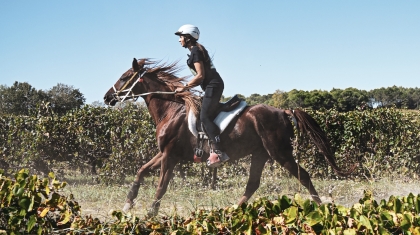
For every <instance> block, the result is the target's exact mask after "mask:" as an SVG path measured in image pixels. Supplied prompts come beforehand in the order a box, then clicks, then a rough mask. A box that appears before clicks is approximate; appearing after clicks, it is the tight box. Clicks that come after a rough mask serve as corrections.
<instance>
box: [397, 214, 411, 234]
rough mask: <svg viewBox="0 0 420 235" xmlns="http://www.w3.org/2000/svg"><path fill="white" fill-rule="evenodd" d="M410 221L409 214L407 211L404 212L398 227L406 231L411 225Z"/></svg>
mask: <svg viewBox="0 0 420 235" xmlns="http://www.w3.org/2000/svg"><path fill="white" fill-rule="evenodd" d="M411 221H412V218H411V215H410V214H408V213H404V214H403V217H402V220H401V225H400V228H402V229H404V230H405V231H408V229H410V227H411Z"/></svg>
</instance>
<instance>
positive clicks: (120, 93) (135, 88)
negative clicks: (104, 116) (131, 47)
mask: <svg viewBox="0 0 420 235" xmlns="http://www.w3.org/2000/svg"><path fill="white" fill-rule="evenodd" d="M146 64H147V61H146V60H145V59H142V60H139V61H137V59H136V58H134V59H133V64H132V68H131V69H129V70H127V71H126V72H125V73H123V75H121V77H120V78H119V79H118V80H117V82H116V83H115V84H114V86H112V87H111V88H110V89H109V90H108V91H107V92H106V93H105V96H104V103H105V104H107V105H111V106H114V105H115V104H116V103H117V102H122V101H125V100H129V99H137V98H138V96H135V94H141V93H144V92H146V91H147V90H146V87H145V86H144V84H142V83H143V78H142V75H143V74H144V73H145V72H146V70H147V68H145V65H146Z"/></svg>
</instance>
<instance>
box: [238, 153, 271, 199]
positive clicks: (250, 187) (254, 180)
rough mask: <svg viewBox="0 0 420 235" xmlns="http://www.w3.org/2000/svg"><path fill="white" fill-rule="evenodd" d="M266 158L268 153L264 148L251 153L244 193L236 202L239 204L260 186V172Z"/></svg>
mask: <svg viewBox="0 0 420 235" xmlns="http://www.w3.org/2000/svg"><path fill="white" fill-rule="evenodd" d="M268 158H269V155H268V154H267V152H266V151H265V150H263V151H259V152H256V153H253V154H252V157H251V169H250V172H249V178H248V183H247V185H246V189H245V193H244V194H243V196H242V197H241V199H240V200H239V202H238V204H239V205H241V204H242V203H244V202H246V201H248V200H249V198H251V196H252V195H253V194H254V193H255V191H256V190H257V189H258V188H259V187H260V182H261V174H262V171H263V169H264V165H265V163H266V162H267V159H268Z"/></svg>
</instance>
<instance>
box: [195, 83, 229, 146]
mask: <svg viewBox="0 0 420 235" xmlns="http://www.w3.org/2000/svg"><path fill="white" fill-rule="evenodd" d="M223 89H224V84H223V82H221V83H210V84H208V85H207V87H206V89H205V91H204V97H203V103H202V106H201V114H200V120H201V121H202V122H203V126H204V129H205V131H206V133H207V135H208V137H209V138H210V140H211V141H213V142H216V140H215V137H216V136H218V135H219V134H220V129H219V127H218V126H217V125H216V124H214V122H213V120H214V119H215V118H216V115H217V113H216V111H217V108H218V106H219V102H220V98H221V97H222V93H223Z"/></svg>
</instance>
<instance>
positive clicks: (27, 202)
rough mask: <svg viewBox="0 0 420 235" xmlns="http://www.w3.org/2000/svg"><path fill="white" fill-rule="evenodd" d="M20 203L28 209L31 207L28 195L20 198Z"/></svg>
mask: <svg viewBox="0 0 420 235" xmlns="http://www.w3.org/2000/svg"><path fill="white" fill-rule="evenodd" d="M18 204H19V206H20V207H21V208H23V209H25V210H26V211H27V210H28V209H29V205H30V204H31V200H29V198H27V197H24V198H22V199H20V200H19V203H18Z"/></svg>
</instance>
